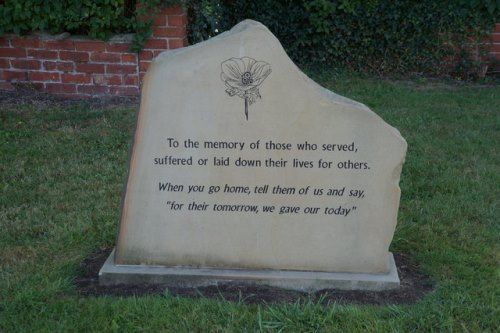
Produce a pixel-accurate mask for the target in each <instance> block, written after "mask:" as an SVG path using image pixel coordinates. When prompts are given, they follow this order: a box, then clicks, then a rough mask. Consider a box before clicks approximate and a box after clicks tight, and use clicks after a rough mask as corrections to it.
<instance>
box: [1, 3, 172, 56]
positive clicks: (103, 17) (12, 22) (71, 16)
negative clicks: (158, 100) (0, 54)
mask: <svg viewBox="0 0 500 333" xmlns="http://www.w3.org/2000/svg"><path fill="white" fill-rule="evenodd" d="M181 2H182V0H138V1H135V0H50V1H48V0H4V1H2V2H0V36H1V35H2V34H4V33H15V34H19V35H22V34H26V33H29V32H33V31H47V32H50V33H60V32H65V31H66V32H70V33H72V34H77V35H88V36H89V37H91V38H97V39H107V38H109V37H110V36H111V35H112V34H115V33H126V32H135V33H136V35H135V39H134V42H133V46H132V49H133V50H135V51H137V50H139V49H141V47H142V44H143V42H144V40H145V38H147V37H148V36H149V35H150V34H151V20H149V21H143V20H138V19H137V18H138V17H141V16H144V15H145V14H146V13H148V12H150V13H154V12H155V10H157V8H158V6H160V5H162V4H169V3H181ZM136 3H137V4H138V6H136Z"/></svg>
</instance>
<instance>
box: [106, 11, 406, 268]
mask: <svg viewBox="0 0 500 333" xmlns="http://www.w3.org/2000/svg"><path fill="white" fill-rule="evenodd" d="M405 153H406V142H405V140H404V139H403V138H402V137H401V135H400V134H399V132H398V131H397V130H396V129H395V128H393V127H391V126H390V125H388V124H387V123H385V122H384V121H383V120H382V119H381V118H380V117H379V116H377V115H376V114H375V113H374V112H372V111H371V110H369V109H368V108H367V107H366V106H365V105H363V104H361V103H358V102H355V101H352V100H350V99H347V98H345V97H342V96H339V95H336V94H334V93H332V92H330V91H328V90H326V89H324V88H322V87H321V86H319V85H318V84H317V83H315V82H314V81H312V80H311V79H309V78H308V77H307V76H306V75H305V74H304V73H302V72H301V71H300V70H299V69H298V68H297V67H296V65H295V64H294V63H293V62H292V61H291V60H290V59H289V58H288V56H287V55H286V53H285V51H284V50H283V48H282V46H281V45H280V43H279V41H278V40H277V39H276V38H275V37H274V36H273V35H272V34H271V32H270V31H269V30H268V29H267V28H266V27H265V26H263V25H262V24H260V23H257V22H255V21H249V20H247V21H243V22H242V23H240V24H238V25H237V26H235V27H234V28H233V29H232V30H231V31H228V32H226V33H223V34H221V35H219V36H217V37H215V38H212V39H210V40H209V41H206V42H203V43H200V44H197V45H194V46H191V47H187V48H184V49H179V50H174V51H168V52H165V53H163V54H161V55H160V56H159V57H158V58H157V59H156V60H155V61H154V62H153V63H152V64H151V66H150V68H149V71H148V73H147V75H146V77H145V82H144V86H143V90H142V100H141V109H140V112H139V116H138V121H137V128H136V132H135V138H134V144H133V150H132V153H131V158H130V165H129V174H128V179H127V186H126V190H125V195H124V199H123V205H122V213H121V218H120V219H121V220H120V230H119V237H118V244H117V248H116V257H115V263H116V264H149V265H165V266H189V267H211V268H246V269H285V270H306V271H326V272H369V273H374V272H375V273H377V272H380V273H382V272H387V270H388V268H389V256H388V253H389V252H388V248H389V245H390V243H391V240H392V237H393V234H394V229H395V226H396V220H397V211H398V206H399V198H400V189H399V178H400V173H401V168H402V165H403V161H404V157H405Z"/></svg>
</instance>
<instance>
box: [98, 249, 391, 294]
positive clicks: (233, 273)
mask: <svg viewBox="0 0 500 333" xmlns="http://www.w3.org/2000/svg"><path fill="white" fill-rule="evenodd" d="M114 256H115V251H114V250H113V251H112V252H111V254H110V256H109V257H108V259H107V260H106V262H105V263H104V265H103V266H102V268H101V270H100V271H99V284H101V285H105V286H106V285H108V286H109V285H118V284H135V285H137V284H162V285H165V287H191V288H192V287H203V286H210V285H217V284H222V283H245V284H260V285H267V286H272V287H278V288H284V289H293V290H300V291H306V292H313V291H317V290H322V289H341V290H372V291H380V290H388V289H397V288H399V276H398V271H397V269H396V263H395V262H394V256H393V255H392V253H389V261H390V270H389V273H387V274H373V273H331V272H311V271H285V270H249V269H217V268H190V267H165V266H149V265H115V264H114Z"/></svg>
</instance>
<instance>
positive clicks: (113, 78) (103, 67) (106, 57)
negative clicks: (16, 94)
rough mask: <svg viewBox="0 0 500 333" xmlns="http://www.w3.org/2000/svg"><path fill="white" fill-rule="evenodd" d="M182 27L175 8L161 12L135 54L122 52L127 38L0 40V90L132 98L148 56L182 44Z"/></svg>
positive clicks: (182, 19)
mask: <svg viewBox="0 0 500 333" xmlns="http://www.w3.org/2000/svg"><path fill="white" fill-rule="evenodd" d="M186 24H187V17H186V13H185V12H184V11H183V9H182V7H181V6H178V5H175V6H172V7H168V8H165V9H162V10H161V11H160V12H159V13H158V14H157V15H156V16H154V23H153V34H152V36H151V38H149V39H148V40H147V41H146V43H145V45H144V49H143V50H142V51H141V52H140V53H139V54H137V53H132V52H129V51H128V49H129V47H130V39H131V35H127V36H115V37H113V38H111V39H110V40H109V41H99V40H91V39H87V38H78V37H72V36H69V34H61V35H58V36H48V35H42V34H34V35H31V36H27V37H18V36H15V35H7V36H3V37H0V90H15V89H16V87H20V86H24V87H25V86H29V87H31V88H33V89H35V90H38V91H42V92H47V93H51V94H57V95H62V96H65V97H91V96H135V95H138V94H139V91H140V83H141V81H142V79H143V77H144V74H145V73H146V70H147V68H148V66H149V64H150V62H151V60H152V59H153V57H155V56H157V55H158V54H160V53H161V52H162V51H165V50H168V49H175V48H179V47H183V46H186V45H187V32H186Z"/></svg>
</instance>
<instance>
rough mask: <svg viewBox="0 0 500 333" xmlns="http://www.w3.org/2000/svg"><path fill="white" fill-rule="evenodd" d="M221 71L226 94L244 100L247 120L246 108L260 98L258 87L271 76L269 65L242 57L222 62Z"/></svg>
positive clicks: (246, 111)
mask: <svg viewBox="0 0 500 333" xmlns="http://www.w3.org/2000/svg"><path fill="white" fill-rule="evenodd" d="M221 69H222V72H221V74H220V77H221V79H222V81H224V83H225V84H226V93H227V94H228V95H229V96H231V97H232V96H235V95H236V96H238V97H240V98H243V99H244V100H245V117H246V119H247V120H248V107H249V106H250V105H252V104H253V103H255V102H256V101H257V99H258V98H262V97H261V96H260V93H259V88H258V87H259V86H260V85H261V84H262V82H263V81H264V80H265V79H266V78H267V77H268V76H269V74H271V65H269V64H268V63H267V62H265V61H256V60H255V59H252V58H250V57H242V58H231V59H228V60H226V61H224V62H223V63H222V64H221Z"/></svg>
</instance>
